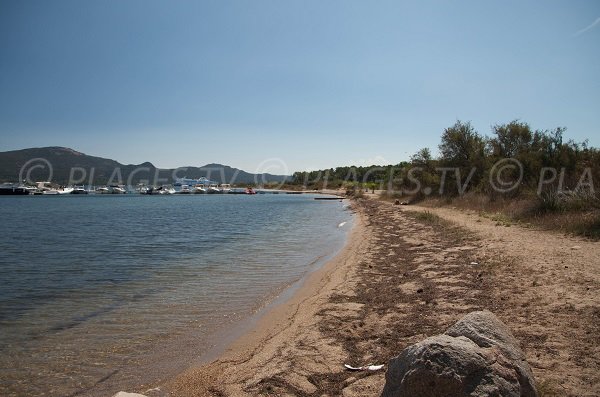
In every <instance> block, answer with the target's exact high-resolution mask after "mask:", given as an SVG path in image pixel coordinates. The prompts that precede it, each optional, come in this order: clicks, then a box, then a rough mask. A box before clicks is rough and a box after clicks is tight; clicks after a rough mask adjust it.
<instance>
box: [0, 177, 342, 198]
mask: <svg viewBox="0 0 600 397" xmlns="http://www.w3.org/2000/svg"><path fill="white" fill-rule="evenodd" d="M205 182H206V181H204V180H202V179H199V180H188V183H182V182H181V181H179V182H176V183H174V184H173V185H161V186H147V185H143V184H139V185H137V186H127V185H117V184H111V185H102V186H83V185H75V186H59V185H56V184H52V183H50V182H36V184H35V186H32V185H23V184H13V183H4V184H2V185H0V195H4V196H27V195H32V196H65V195H71V194H74V195H119V194H129V195H198V194H246V195H255V194H307V193H316V192H315V191H297V190H285V189H265V188H261V187H257V188H255V187H252V186H244V187H239V186H232V185H231V184H228V183H222V184H219V183H216V182H210V183H205ZM332 199H333V200H336V199H337V198H336V197H334V198H332Z"/></svg>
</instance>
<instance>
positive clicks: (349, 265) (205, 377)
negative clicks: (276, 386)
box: [140, 193, 366, 396]
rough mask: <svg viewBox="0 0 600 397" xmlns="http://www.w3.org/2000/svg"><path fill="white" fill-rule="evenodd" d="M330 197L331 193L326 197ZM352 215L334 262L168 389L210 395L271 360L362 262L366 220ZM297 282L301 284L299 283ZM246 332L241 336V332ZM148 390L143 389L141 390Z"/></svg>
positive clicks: (231, 389)
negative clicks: (256, 362) (240, 367)
mask: <svg viewBox="0 0 600 397" xmlns="http://www.w3.org/2000/svg"><path fill="white" fill-rule="evenodd" d="M325 194H326V193H325ZM350 210H352V211H353V217H352V228H351V230H350V231H349V232H348V235H347V237H346V241H345V244H344V245H343V246H342V247H341V248H340V249H339V250H338V251H337V253H335V254H334V255H333V256H332V257H331V258H330V259H329V260H327V261H326V262H325V263H324V264H323V265H322V266H320V267H318V268H317V269H314V270H311V271H309V273H308V274H307V275H306V276H305V277H303V278H302V279H301V280H298V281H296V282H295V283H293V284H292V285H290V286H289V287H287V288H285V289H284V290H283V291H282V293H281V294H280V295H279V296H278V297H277V298H275V299H274V300H273V301H271V302H269V303H268V304H267V305H266V306H265V307H263V308H262V309H261V310H260V312H259V313H257V314H256V315H254V316H253V317H257V318H255V319H250V322H249V324H246V325H245V326H243V328H242V330H238V332H234V334H235V337H234V338H227V344H226V346H221V347H220V348H217V349H216V350H215V351H209V352H207V354H206V355H203V357H202V361H203V362H204V363H203V365H201V366H199V367H192V368H190V369H188V370H186V371H184V372H183V373H180V374H179V375H177V376H176V377H174V378H172V379H171V380H169V381H168V382H166V383H165V384H164V386H165V387H166V391H168V392H169V393H172V395H176V396H202V395H206V396H211V395H213V394H212V393H211V388H212V386H213V385H214V383H215V382H217V383H221V382H223V383H224V384H223V386H225V385H226V384H227V379H226V378H227V377H228V376H230V375H231V374H228V373H227V372H228V371H227V367H229V366H230V365H231V364H232V363H243V362H245V361H248V360H252V359H263V360H267V361H268V358H269V355H270V354H272V353H274V349H276V348H277V347H278V345H279V344H280V342H281V341H283V340H285V339H289V338H290V336H292V335H293V334H294V333H296V332H297V326H298V325H300V324H301V323H303V322H305V321H306V319H307V318H309V317H313V316H314V315H315V314H316V312H318V311H319V310H320V308H321V307H322V304H323V301H324V300H326V299H327V298H328V297H329V295H330V294H331V293H332V292H333V290H334V289H335V287H336V286H339V285H340V284H342V283H343V282H344V281H345V279H346V275H347V274H348V273H347V272H348V271H352V269H353V268H354V267H355V265H356V263H357V255H356V253H357V252H358V251H359V249H360V248H362V247H363V245H364V235H365V233H366V230H365V228H364V220H363V219H362V215H361V213H360V212H357V211H355V209H354V208H353V207H350ZM294 284H297V285H294ZM239 331H241V332H239ZM236 386H238V385H237V382H235V381H233V382H231V384H230V385H229V386H228V387H227V389H228V392H229V393H230V395H245V393H244V392H243V391H242V390H241V389H239V388H237V387H236ZM140 392H143V391H140Z"/></svg>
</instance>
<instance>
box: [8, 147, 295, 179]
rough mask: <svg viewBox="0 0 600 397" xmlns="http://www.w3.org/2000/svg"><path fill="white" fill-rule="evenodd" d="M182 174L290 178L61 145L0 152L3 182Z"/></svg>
mask: <svg viewBox="0 0 600 397" xmlns="http://www.w3.org/2000/svg"><path fill="white" fill-rule="evenodd" d="M182 177H187V178H200V177H206V178H209V179H211V180H213V181H216V182H219V183H231V184H235V183H237V184H249V183H266V182H283V181H285V180H287V179H288V178H289V177H288V176H286V175H273V174H252V173H249V172H246V171H243V170H240V169H237V168H233V167H229V166H227V165H222V164H207V165H204V166H202V167H195V166H188V167H179V168H174V169H164V168H157V167H156V166H154V165H153V164H152V163H150V162H144V163H142V164H121V163H119V162H118V161H115V160H111V159H106V158H102V157H96V156H89V155H87V154H84V153H81V152H78V151H76V150H73V149H70V148H65V147H57V146H52V147H43V148H30V149H22V150H13V151H7V152H0V182H17V181H19V180H21V181H22V180H27V181H28V182H33V181H46V180H50V181H52V182H54V183H57V184H60V185H66V184H73V183H74V184H85V185H88V184H90V185H103V184H107V183H119V184H130V185H135V184H138V183H147V184H157V185H160V184H168V183H173V182H174V180H175V178H182Z"/></svg>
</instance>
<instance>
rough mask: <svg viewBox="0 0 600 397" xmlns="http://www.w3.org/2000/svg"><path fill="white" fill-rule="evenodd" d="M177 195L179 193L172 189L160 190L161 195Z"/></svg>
mask: <svg viewBox="0 0 600 397" xmlns="http://www.w3.org/2000/svg"><path fill="white" fill-rule="evenodd" d="M175 193H177V192H176V191H175V189H173V188H172V187H170V188H163V189H160V192H159V194H175Z"/></svg>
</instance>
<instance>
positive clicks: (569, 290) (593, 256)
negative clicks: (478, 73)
mask: <svg viewBox="0 0 600 397" xmlns="http://www.w3.org/2000/svg"><path fill="white" fill-rule="evenodd" d="M352 206H353V209H354V211H355V212H356V215H357V216H356V218H357V219H356V221H355V222H354V227H353V229H352V231H351V232H350V236H349V239H348V243H347V245H346V247H345V248H344V249H343V250H342V251H341V253H340V254H339V255H337V256H336V257H335V258H334V259H333V260H331V261H330V262H328V263H327V264H326V265H325V266H324V267H323V268H321V269H320V270H318V271H316V272H314V273H312V274H310V275H309V277H308V278H307V279H306V280H305V282H304V284H303V285H302V286H301V287H300V288H299V289H298V290H297V291H296V293H295V294H294V296H293V297H292V298H291V299H289V300H288V301H287V302H285V303H283V304H281V305H278V306H276V307H274V308H272V309H270V310H269V311H268V312H267V313H266V314H265V315H264V316H263V317H262V318H261V319H260V320H259V321H258V323H257V325H256V326H255V327H254V328H253V329H252V330H251V331H250V332H248V333H247V334H246V335H244V336H242V337H241V338H239V339H238V340H236V341H235V342H234V343H233V344H232V345H230V346H229V347H228V349H227V350H226V352H225V353H224V354H223V355H222V356H220V357H219V358H218V359H216V360H215V361H212V362H210V363H208V364H206V365H204V366H201V367H197V368H191V369H189V370H188V371H186V372H184V373H182V374H180V375H179V376H177V377H176V378H174V379H172V380H171V381H169V382H168V383H166V384H165V385H163V386H162V390H163V391H164V390H168V391H169V393H170V394H169V395H171V396H181V397H189V396H256V395H271V396H324V395H327V396H337V395H342V396H378V395H379V394H380V392H381V390H382V388H383V384H384V381H385V380H384V376H385V368H384V369H383V370H380V371H372V372H371V371H369V372H352V371H348V370H346V369H345V368H344V364H350V365H353V366H360V365H365V364H387V362H388V360H389V359H390V358H392V357H394V356H395V355H397V354H398V353H400V352H401V351H402V349H404V348H405V347H407V346H408V345H410V344H413V343H415V342H417V341H420V340H422V339H424V338H425V337H428V336H431V335H435V334H438V333H441V332H443V331H444V330H445V329H446V328H447V327H448V326H450V325H451V324H453V323H454V322H456V321H457V320H458V319H459V318H460V317H462V316H463V315H464V314H466V313H468V312H470V311H473V310H479V309H484V308H485V309H489V310H491V311H492V312H494V313H495V314H496V315H497V316H498V317H499V318H500V319H501V320H503V321H504V322H505V323H506V324H507V325H508V326H509V327H510V328H511V329H512V330H513V332H514V334H515V336H516V337H517V339H518V340H519V342H520V343H521V345H522V347H523V349H524V351H525V354H526V356H527V358H528V360H529V362H530V364H531V366H532V368H533V372H534V375H535V377H536V380H537V383H538V387H539V388H540V389H541V390H542V391H543V392H544V393H545V394H544V395H546V396H548V395H557V396H558V395H560V396H598V395H600V389H599V386H598V385H600V346H599V340H598V335H600V298H599V295H598V289H599V287H600V263H599V261H600V260H599V259H598V258H600V244H598V243H593V242H589V241H585V240H582V239H577V238H574V237H568V238H567V237H565V236H562V235H559V234H556V233H550V232H544V231H539V230H531V229H526V228H521V227H518V226H512V227H505V226H498V225H496V224H494V222H493V221H491V220H489V219H486V218H481V217H479V216H478V215H477V214H474V213H464V212H459V211H457V210H451V209H429V208H428V209H424V208H418V207H413V206H407V207H404V206H394V205H391V204H390V203H386V202H382V201H379V200H376V199H362V200H357V201H354V202H353V204H352ZM422 211H430V214H436V215H437V216H433V215H427V216H424V215H423V212H422ZM438 216H439V217H438ZM139 391H140V392H144V390H139ZM148 395H153V394H151V393H149V394H148Z"/></svg>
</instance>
